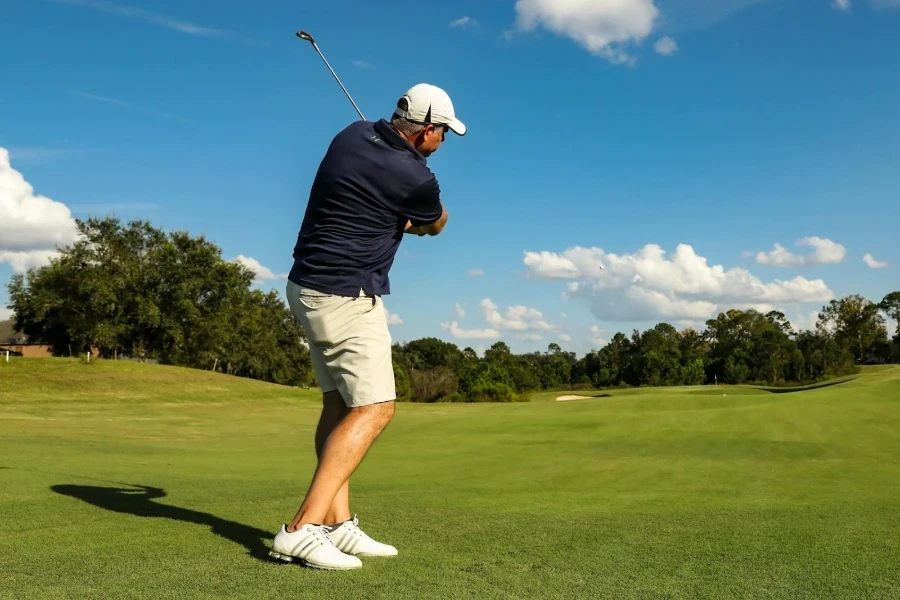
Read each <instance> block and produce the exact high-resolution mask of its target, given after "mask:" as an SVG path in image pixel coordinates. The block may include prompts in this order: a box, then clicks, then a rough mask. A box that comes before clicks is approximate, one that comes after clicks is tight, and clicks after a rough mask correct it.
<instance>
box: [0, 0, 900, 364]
mask: <svg viewBox="0 0 900 600" xmlns="http://www.w3.org/2000/svg"><path fill="white" fill-rule="evenodd" d="M711 4H715V5H716V7H715V8H709V5H711ZM0 12H2V14H3V19H2V20H0V52H2V54H3V55H4V56H5V57H7V59H6V60H4V61H3V63H2V67H0V81H2V85H0V148H3V149H5V150H6V151H8V153H9V161H8V164H7V161H6V159H5V158H4V157H3V155H4V152H3V151H2V150H0V181H2V182H4V183H6V184H7V185H6V186H5V191H4V189H3V186H0V194H5V195H2V196H0V283H3V284H5V282H6V281H7V280H8V278H9V276H10V275H11V274H12V273H13V272H14V270H15V269H22V268H24V267H25V266H28V265H30V264H40V262H41V261H42V260H46V257H47V256H49V255H50V254H51V253H52V250H53V248H54V247H55V246H54V245H55V244H57V243H59V242H60V241H65V240H66V239H67V237H66V236H68V235H70V232H71V217H72V216H77V217H84V216H87V215H88V214H97V215H102V214H107V213H114V214H117V215H119V216H121V217H123V218H125V219H128V218H146V219H149V220H151V221H152V222H153V223H154V224H156V225H158V226H161V227H164V228H166V229H175V228H178V229H187V230H189V231H191V232H192V233H195V234H204V235H206V236H208V237H209V238H210V239H212V240H213V241H215V242H216V243H217V244H219V245H220V246H221V247H222V249H223V254H224V255H225V257H226V258H228V259H236V258H237V257H246V258H247V259H251V260H252V261H255V263H250V264H256V263H258V264H259V265H261V267H262V268H261V269H260V270H259V272H260V282H259V285H260V286H261V287H263V288H264V289H269V288H272V287H274V288H276V289H281V288H283V285H284V282H283V280H282V279H281V277H282V276H283V274H284V273H286V272H287V271H289V270H290V266H291V250H292V247H293V244H294V241H295V239H296V234H297V230H298V228H299V226H300V222H301V219H302V216H303V211H304V208H305V205H306V200H307V196H308V191H309V186H310V184H311V182H312V179H313V177H314V175H315V171H316V168H317V166H318V162H319V160H320V159H321V157H322V155H323V153H324V151H325V149H326V147H327V145H328V143H329V142H330V140H331V138H332V137H333V136H334V134H335V133H337V132H338V131H339V130H340V129H341V128H343V127H344V126H346V125H347V124H348V123H350V122H351V121H352V120H354V119H355V118H357V116H356V114H355V112H354V111H353V107H352V106H351V105H350V103H349V102H348V101H347V100H346V98H344V97H343V95H342V93H341V91H340V88H339V87H338V86H337V84H336V83H335V82H334V80H333V79H332V78H331V75H330V74H329V73H328V71H327V69H326V68H325V66H324V64H323V63H322V62H321V60H320V59H319V58H318V57H317V56H316V55H315V53H314V51H313V50H312V48H310V46H309V45H308V44H305V43H303V42H301V41H300V40H298V39H297V38H296V37H294V33H295V32H296V31H297V30H298V29H306V30H308V31H310V32H311V33H312V34H313V35H314V36H315V37H316V39H317V41H318V42H319V45H320V47H321V48H322V50H323V52H324V53H325V55H326V57H327V58H328V60H329V62H330V63H331V64H332V66H333V67H334V68H335V69H336V70H337V72H338V74H339V75H340V77H341V79H342V81H343V82H344V84H345V85H346V86H347V87H348V89H349V90H350V92H351V94H352V95H353V97H354V99H355V100H356V102H357V104H358V105H359V106H360V108H361V109H362V110H363V112H364V113H365V114H366V116H367V117H368V118H369V119H378V118H382V117H389V116H390V112H391V110H392V108H393V106H394V104H395V102H396V99H397V97H399V96H400V95H401V94H402V93H403V92H404V91H405V90H406V89H407V88H409V87H410V86H412V85H413V84H415V83H418V82H421V81H426V82H429V83H434V84H436V85H439V86H441V87H444V88H445V89H446V90H447V91H448V92H449V93H450V95H451V97H452V98H453V100H454V103H455V105H456V110H457V114H458V116H459V117H460V118H461V119H462V120H463V121H465V122H466V124H467V125H468V126H469V134H468V135H467V136H466V137H464V138H459V137H456V136H448V139H447V142H446V143H445V144H444V146H443V147H442V149H441V150H440V151H439V152H438V153H436V154H435V155H434V156H433V157H432V158H431V159H430V161H429V165H430V167H431V168H432V170H433V171H434V172H435V173H436V175H437V177H438V180H439V182H440V185H441V188H442V192H443V197H444V202H445V204H446V206H447V208H448V210H449V212H450V222H449V224H448V227H447V229H446V230H445V231H444V233H443V234H442V235H441V236H438V237H436V238H421V239H420V238H415V237H411V238H408V239H406V240H405V241H404V244H403V246H402V247H401V250H400V252H399V254H398V256H397V261H396V263H395V266H394V268H393V270H392V285H393V292H394V293H393V294H392V295H390V296H389V297H387V298H386V304H387V306H388V308H389V310H390V312H391V313H392V314H393V315H395V317H394V325H393V326H392V333H393V335H394V338H395V339H397V340H401V341H402V340H411V339H416V338H419V337H424V336H438V337H442V338H444V339H448V340H451V341H454V342H455V343H457V344H459V345H460V346H462V347H464V346H472V347H473V348H483V347H487V346H489V345H490V344H491V343H493V342H494V341H496V340H498V339H502V340H504V341H506V342H507V343H508V344H510V346H511V347H513V349H514V350H516V351H526V350H534V349H544V348H546V346H547V344H548V343H550V342H557V343H560V344H561V345H562V346H563V347H564V348H567V349H570V350H573V351H576V352H578V353H579V354H581V353H583V352H585V351H587V350H589V349H591V348H592V347H599V345H600V344H602V343H603V341H604V340H607V339H609V337H611V336H612V335H613V334H614V333H615V332H616V331H624V332H630V331H631V329H632V328H639V329H643V328H646V327H650V326H652V325H653V324H655V323H656V322H658V321H660V320H665V321H669V322H672V323H675V324H677V325H678V326H688V325H692V324H693V325H695V326H702V323H703V322H704V321H705V319H706V318H708V317H711V316H714V315H715V314H716V313H717V312H718V311H721V310H727V309H728V308H732V307H736V306H739V307H750V306H753V307H759V308H764V309H765V308H772V307H774V308H779V309H781V310H783V311H785V312H786V313H787V314H788V316H789V317H790V318H791V319H792V320H793V321H794V322H795V323H798V324H800V325H806V326H808V325H811V323H812V317H811V314H812V313H813V312H815V311H816V310H817V309H818V308H820V307H821V306H822V305H823V304H825V303H826V302H827V300H828V299H830V298H832V297H840V296H843V295H846V294H850V293H857V292H858V293H861V294H864V295H866V296H867V297H869V298H870V299H872V300H874V301H879V300H880V299H881V298H882V297H883V296H884V295H885V294H886V293H887V292H889V291H892V290H896V289H898V288H900V277H898V273H897V266H898V265H900V244H898V243H897V235H898V234H897V227H896V214H897V209H898V207H900V169H898V168H897V165H898V164H900V116H898V115H900V112H898V110H897V107H898V106H900V76H898V73H900V36H898V35H897V32H898V31H900V1H898V0H849V1H840V2H834V1H832V0H822V1H812V0H730V1H729V0H722V1H721V2H717V3H709V2H707V1H705V0H665V1H664V0H633V1H632V2H630V3H621V2H609V1H607V0H594V1H590V0H552V1H551V0H521V1H520V2H513V1H512V0H510V1H500V0H490V1H460V2H446V3H436V2H434V3H432V2H424V3H408V2H402V3H401V2H393V1H391V2H378V3H374V2H364V1H361V0H354V1H349V0H346V1H345V0H331V1H330V2H327V3H325V2H315V3H297V2H288V1H280V0H278V1H276V0H268V1H256V2H250V1H234V2H223V3H217V4H216V5H215V8H213V3H210V2H205V1H201V0H181V1H177V2H176V1H169V0H158V1H154V2H150V1H146V0H144V1H142V0H128V1H127V2H124V1H123V2H119V1H118V0H116V1H113V0H56V1H54V0H34V1H31V2H14V1H10V0H5V1H3V0H0ZM10 181H12V182H14V183H9V182H10ZM28 186H30V187H28ZM11 190H12V191H11ZM38 197H43V198H49V199H51V200H52V202H50V200H41V199H40V198H38ZM866 255H868V259H869V260H868V263H867V262H866V261H865V260H864V257H866ZM600 265H602V266H603V267H604V268H603V269H602V270H601V269H600V268H599V266H600ZM870 265H871V266H870ZM873 267H875V268H873ZM473 272H477V273H478V274H479V276H473ZM4 298H5V285H4V289H3V290H2V291H0V301H2V300H3V299H4ZM2 310H3V309H2V308H0V311H2ZM400 321H402V323H400Z"/></svg>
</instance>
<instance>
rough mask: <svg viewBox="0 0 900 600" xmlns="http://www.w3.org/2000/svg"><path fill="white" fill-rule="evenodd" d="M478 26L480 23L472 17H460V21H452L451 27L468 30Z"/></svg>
mask: <svg viewBox="0 0 900 600" xmlns="http://www.w3.org/2000/svg"><path fill="white" fill-rule="evenodd" d="M476 25H478V21H476V20H475V19H473V18H472V17H460V18H458V19H454V20H453V21H450V27H456V28H459V29H466V28H467V27H475V26H476Z"/></svg>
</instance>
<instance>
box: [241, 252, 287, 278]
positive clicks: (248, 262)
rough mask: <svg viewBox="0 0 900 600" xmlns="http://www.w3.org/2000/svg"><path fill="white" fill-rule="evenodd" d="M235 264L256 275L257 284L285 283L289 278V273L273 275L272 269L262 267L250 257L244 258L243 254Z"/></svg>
mask: <svg viewBox="0 0 900 600" xmlns="http://www.w3.org/2000/svg"><path fill="white" fill-rule="evenodd" d="M234 262H236V263H239V264H241V265H243V266H245V267H247V268H248V269H250V270H251V271H253V272H254V273H256V278H255V280H256V281H257V282H263V281H285V280H287V278H288V274H287V273H277V274H276V273H273V272H272V270H271V269H269V268H268V267H264V266H263V265H261V264H260V262H259V261H258V260H256V259H255V258H250V257H249V256H244V255H243V254H239V255H238V257H237V258H235V259H234Z"/></svg>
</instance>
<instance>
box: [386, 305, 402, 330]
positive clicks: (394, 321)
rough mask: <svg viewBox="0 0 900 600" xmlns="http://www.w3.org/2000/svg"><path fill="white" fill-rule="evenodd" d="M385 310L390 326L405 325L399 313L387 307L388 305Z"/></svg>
mask: <svg viewBox="0 0 900 600" xmlns="http://www.w3.org/2000/svg"><path fill="white" fill-rule="evenodd" d="M384 312H385V314H386V315H387V323H388V327H397V326H399V325H403V319H401V318H400V316H399V315H397V314H396V313H392V312H391V311H389V310H388V309H387V307H385V309H384Z"/></svg>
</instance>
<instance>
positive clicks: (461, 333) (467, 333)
mask: <svg viewBox="0 0 900 600" xmlns="http://www.w3.org/2000/svg"><path fill="white" fill-rule="evenodd" d="M441 328H442V329H444V330H445V331H449V332H450V335H452V336H453V337H455V338H457V339H460V340H491V339H496V338H499V337H500V332H499V331H497V330H496V329H463V328H462V327H460V326H459V323H457V322H456V321H453V322H452V323H441Z"/></svg>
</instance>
